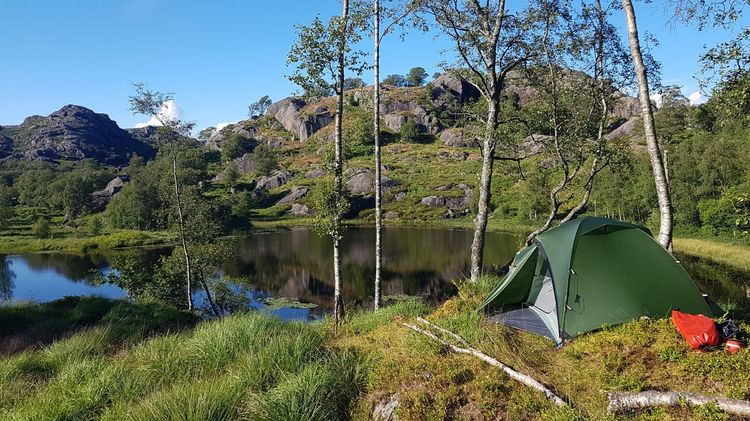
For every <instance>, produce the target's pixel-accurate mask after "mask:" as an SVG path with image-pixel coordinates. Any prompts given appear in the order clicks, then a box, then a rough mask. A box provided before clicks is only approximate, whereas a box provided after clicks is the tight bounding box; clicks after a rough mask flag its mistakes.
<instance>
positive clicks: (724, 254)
mask: <svg viewBox="0 0 750 421" xmlns="http://www.w3.org/2000/svg"><path fill="white" fill-rule="evenodd" d="M674 248H675V251H677V252H680V253H685V254H688V255H691V256H697V257H703V258H707V259H710V260H713V261H715V262H718V263H723V264H725V265H728V266H731V267H734V268H736V269H739V270H742V271H745V272H750V247H748V246H746V245H741V244H731V243H725V242H719V241H712V240H705V239H696V238H675V240H674Z"/></svg>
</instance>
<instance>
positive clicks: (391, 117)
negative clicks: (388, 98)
mask: <svg viewBox="0 0 750 421" xmlns="http://www.w3.org/2000/svg"><path fill="white" fill-rule="evenodd" d="M407 121H409V115H407V114H404V113H402V112H394V113H389V114H386V115H385V127H388V128H389V129H391V130H393V131H399V130H401V126H403V125H404V124H406V122H407Z"/></svg>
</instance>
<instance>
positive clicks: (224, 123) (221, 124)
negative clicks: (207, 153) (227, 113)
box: [216, 121, 237, 132]
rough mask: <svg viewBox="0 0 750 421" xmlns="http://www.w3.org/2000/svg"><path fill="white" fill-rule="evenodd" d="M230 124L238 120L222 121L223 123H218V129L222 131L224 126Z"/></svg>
mask: <svg viewBox="0 0 750 421" xmlns="http://www.w3.org/2000/svg"><path fill="white" fill-rule="evenodd" d="M230 124H237V122H236V121H222V122H221V123H217V124H216V131H217V132H218V131H221V129H223V128H224V127H227V126H228V125H230Z"/></svg>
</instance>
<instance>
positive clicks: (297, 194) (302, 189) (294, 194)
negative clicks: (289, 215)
mask: <svg viewBox="0 0 750 421" xmlns="http://www.w3.org/2000/svg"><path fill="white" fill-rule="evenodd" d="M309 192H310V188H309V187H307V186H297V187H294V188H292V190H291V191H290V192H289V193H288V194H287V195H286V196H284V197H282V198H281V200H279V201H278V202H276V204H277V205H283V204H286V203H292V202H296V201H297V200H299V199H301V198H303V197H305V196H307V193H309Z"/></svg>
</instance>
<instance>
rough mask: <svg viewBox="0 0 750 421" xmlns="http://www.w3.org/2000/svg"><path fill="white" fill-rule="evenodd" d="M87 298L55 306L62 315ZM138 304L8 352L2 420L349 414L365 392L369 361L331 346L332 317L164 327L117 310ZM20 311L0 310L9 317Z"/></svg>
mask: <svg viewBox="0 0 750 421" xmlns="http://www.w3.org/2000/svg"><path fill="white" fill-rule="evenodd" d="M83 301H86V300H83ZM80 305H81V303H80V302H78V303H74V302H68V303H58V304H53V306H58V307H62V308H59V309H58V310H57V312H58V313H62V314H68V313H70V314H74V313H77V312H79V311H80V310H81V309H80V308H79V307H80ZM43 306H45V305H43ZM141 306H142V305H141V304H138V305H132V304H128V303H118V304H116V305H114V306H113V308H112V309H110V311H107V312H105V314H104V315H103V316H102V317H101V318H100V319H99V322H98V323H94V324H85V325H79V326H76V327H75V328H72V327H71V330H70V334H69V335H68V336H67V337H65V338H64V339H61V340H57V341H55V342H53V343H51V344H50V345H48V346H46V347H44V348H42V349H33V348H30V349H27V350H24V351H21V352H16V353H10V354H6V355H5V356H3V358H2V359H0V395H1V396H0V418H1V419H18V420H42V419H44V420H56V419H59V420H62V419H107V420H123V419H126V420H155V419H164V420H169V419H196V420H199V419H200V420H234V419H240V418H242V419H268V420H275V419H278V420H289V419H300V420H302V419H321V420H322V419H344V418H346V417H347V414H349V413H350V412H351V407H350V406H351V405H352V404H353V402H354V398H355V397H356V396H358V395H359V392H360V387H361V384H362V383H363V382H362V375H363V373H364V371H363V370H361V367H362V364H363V359H362V358H361V357H360V356H358V355H357V354H356V353H353V352H350V351H346V350H335V351H334V350H332V349H330V348H329V347H328V346H327V344H326V342H327V335H328V330H327V329H326V326H325V325H321V324H319V325H312V324H303V323H286V322H283V321H281V320H279V319H276V318H272V317H267V316H263V315H260V314H246V315H236V316H232V317H226V318H224V319H221V320H216V321H210V322H201V323H198V324H197V325H195V324H193V325H192V326H191V325H190V324H187V323H182V324H173V323H171V322H173V321H174V320H172V319H173V318H175V315H174V314H172V315H171V317H167V321H169V322H170V325H171V329H168V330H166V331H161V332H157V331H154V330H153V329H148V323H150V322H149V318H148V317H139V318H137V320H139V321H140V324H139V323H132V322H134V321H133V320H131V323H129V325H128V326H125V325H123V322H122V321H121V320H122V319H123V318H122V317H118V316H117V315H116V314H112V313H111V312H112V311H115V310H116V309H118V308H119V311H120V312H123V311H125V310H124V309H128V311H131V312H136V313H137V312H140V311H142V309H141ZM41 311H47V310H41ZM164 311H167V310H164ZM9 312H10V313H9ZM14 313H17V309H14V308H13V307H3V308H0V319H2V322H3V323H2V324H3V325H5V324H6V323H10V324H14V323H13V321H14V320H15V319H14ZM158 314H161V315H162V316H164V317H166V315H165V314H163V313H161V312H158ZM144 316H145V315H144ZM181 317H188V318H189V317H190V316H189V315H188V316H185V315H184V314H183V315H182V316H181ZM113 331H114V332H118V331H126V332H129V334H119V335H113V334H112V332H113ZM25 332H26V329H23V328H19V329H18V331H17V332H16V334H17V335H22V334H24V333H25Z"/></svg>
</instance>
